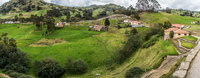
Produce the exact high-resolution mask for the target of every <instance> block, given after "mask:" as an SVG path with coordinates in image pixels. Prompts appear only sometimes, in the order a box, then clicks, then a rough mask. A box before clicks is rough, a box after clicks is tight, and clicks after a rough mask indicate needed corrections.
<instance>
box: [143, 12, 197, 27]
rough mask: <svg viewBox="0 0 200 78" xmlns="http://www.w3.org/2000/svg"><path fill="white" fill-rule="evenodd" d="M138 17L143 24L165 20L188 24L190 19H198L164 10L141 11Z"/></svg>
mask: <svg viewBox="0 0 200 78" xmlns="http://www.w3.org/2000/svg"><path fill="white" fill-rule="evenodd" d="M140 17H141V21H142V22H143V23H145V24H153V23H164V22H165V21H170V22H171V23H172V24H184V25H190V24H191V22H192V21H199V20H200V18H196V17H189V16H180V15H176V14H175V15H174V14H169V13H165V12H158V13H143V14H141V15H140Z"/></svg>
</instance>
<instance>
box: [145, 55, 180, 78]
mask: <svg viewBox="0 0 200 78" xmlns="http://www.w3.org/2000/svg"><path fill="white" fill-rule="evenodd" d="M180 58H181V56H167V59H165V60H164V61H163V62H162V64H161V65H160V67H159V68H158V69H156V70H152V71H150V72H148V73H146V74H144V75H143V76H142V77H141V78H159V77H161V76H162V75H163V74H167V73H168V72H169V71H170V69H171V68H172V67H173V66H174V65H175V64H176V62H177V61H178V60H179V59H180Z"/></svg>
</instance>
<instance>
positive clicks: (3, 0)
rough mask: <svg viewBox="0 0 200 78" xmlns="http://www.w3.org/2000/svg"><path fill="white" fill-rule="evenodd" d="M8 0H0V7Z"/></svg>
mask: <svg viewBox="0 0 200 78" xmlns="http://www.w3.org/2000/svg"><path fill="white" fill-rule="evenodd" d="M8 1H9V0H0V5H2V4H3V3H5V2H8Z"/></svg>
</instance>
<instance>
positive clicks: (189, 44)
mask: <svg viewBox="0 0 200 78" xmlns="http://www.w3.org/2000/svg"><path fill="white" fill-rule="evenodd" d="M180 42H181V45H182V46H183V47H185V48H188V49H191V48H193V47H194V44H192V43H187V42H185V41H182V40H180Z"/></svg>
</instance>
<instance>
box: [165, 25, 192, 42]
mask: <svg viewBox="0 0 200 78" xmlns="http://www.w3.org/2000/svg"><path fill="white" fill-rule="evenodd" d="M171 31H173V32H174V37H173V38H174V39H177V38H180V37H183V36H189V35H190V32H188V31H185V30H181V29H178V28H169V29H166V30H164V34H165V35H164V40H167V39H169V38H170V32H171Z"/></svg>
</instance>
